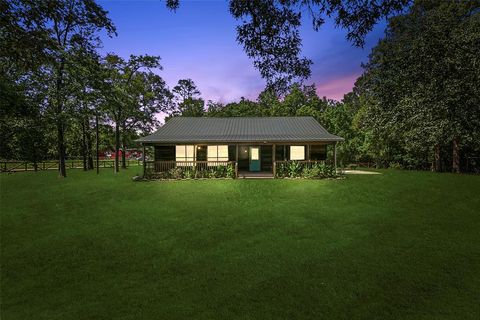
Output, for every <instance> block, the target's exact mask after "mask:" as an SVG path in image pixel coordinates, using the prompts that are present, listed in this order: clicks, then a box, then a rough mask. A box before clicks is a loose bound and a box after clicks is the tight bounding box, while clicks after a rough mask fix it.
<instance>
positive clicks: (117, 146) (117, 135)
mask: <svg viewBox="0 0 480 320" xmlns="http://www.w3.org/2000/svg"><path fill="white" fill-rule="evenodd" d="M118 151H120V126H119V123H118V121H115V173H118V172H119V171H120V170H119V167H118Z"/></svg>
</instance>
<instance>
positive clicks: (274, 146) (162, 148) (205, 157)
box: [143, 142, 337, 178]
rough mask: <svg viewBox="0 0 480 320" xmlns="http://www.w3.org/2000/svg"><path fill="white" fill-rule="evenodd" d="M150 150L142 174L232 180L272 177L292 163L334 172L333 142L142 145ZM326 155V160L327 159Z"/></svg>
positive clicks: (334, 148) (334, 149) (334, 145)
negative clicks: (225, 174)
mask: <svg viewBox="0 0 480 320" xmlns="http://www.w3.org/2000/svg"><path fill="white" fill-rule="evenodd" d="M143 148H144V154H146V150H145V148H153V152H152V153H151V154H153V160H146V159H144V162H143V164H144V175H146V174H147V172H149V173H150V172H153V173H155V174H159V173H162V172H169V171H171V170H174V169H175V168H179V169H181V170H184V171H189V172H192V174H194V175H195V177H204V176H205V175H208V174H209V173H211V174H214V173H213V172H214V171H222V170H225V171H227V170H228V171H229V172H230V171H233V172H230V173H231V174H233V175H234V177H236V178H250V177H252V178H273V177H275V176H276V171H277V168H279V167H281V166H287V165H288V164H289V163H291V162H296V163H297V164H298V165H300V166H302V167H311V166H313V165H314V164H317V163H329V164H331V165H334V166H335V169H336V162H337V161H336V142H333V143H328V142H313V143H312V142H305V143H295V144H294V145H292V144H287V143H268V142H263V143H261V144H260V143H238V144H221V145H220V144H205V143H199V144H195V143H192V144H175V145H166V144H146V143H145V144H143ZM327 154H330V157H327Z"/></svg>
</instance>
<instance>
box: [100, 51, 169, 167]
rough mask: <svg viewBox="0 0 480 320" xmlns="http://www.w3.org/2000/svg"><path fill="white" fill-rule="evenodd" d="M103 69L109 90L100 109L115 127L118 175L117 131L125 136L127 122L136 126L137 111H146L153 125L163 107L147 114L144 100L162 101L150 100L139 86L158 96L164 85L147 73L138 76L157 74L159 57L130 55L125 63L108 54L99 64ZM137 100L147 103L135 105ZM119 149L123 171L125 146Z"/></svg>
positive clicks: (154, 98) (151, 99)
mask: <svg viewBox="0 0 480 320" xmlns="http://www.w3.org/2000/svg"><path fill="white" fill-rule="evenodd" d="M103 66H104V70H105V79H106V84H108V87H109V90H108V92H106V93H105V104H104V108H105V111H106V112H107V114H108V115H109V116H110V118H111V119H112V121H113V122H114V124H115V172H118V171H119V157H118V154H119V151H120V140H121V129H123V131H124V132H126V129H127V122H128V121H130V122H131V123H137V122H138V119H139V118H138V114H139V110H140V113H141V112H143V111H149V110H150V112H148V113H145V114H144V115H149V116H150V120H149V121H153V120H151V119H152V117H153V116H152V115H153V114H154V113H155V112H157V111H160V109H159V108H160V107H163V104H159V103H154V104H153V106H154V109H153V112H152V111H151V110H152V109H148V108H150V107H151V106H152V104H148V103H147V104H144V103H145V102H146V101H147V100H148V99H149V101H150V102H152V101H153V102H155V101H157V102H158V101H161V100H162V99H163V96H153V97H150V96H149V95H148V94H149V91H148V90H146V89H147V87H143V88H142V85H141V83H143V84H145V85H146V86H147V85H152V86H153V87H155V90H156V93H158V94H160V93H161V94H165V91H164V89H165V88H164V87H165V83H164V82H163V80H161V78H159V77H155V76H154V74H153V73H149V75H148V76H144V75H142V73H144V72H150V71H151V70H152V69H159V70H161V69H162V66H161V65H160V57H156V56H149V55H141V56H135V55H131V56H130V59H129V60H124V59H122V58H121V57H119V56H117V55H114V54H108V55H107V56H106V57H105V59H104V61H103ZM142 77H143V78H142ZM144 80H152V81H151V83H145V82H144ZM139 84H140V89H139ZM153 87H152V88H153ZM160 89H161V90H160ZM159 90H160V91H161V92H160V91H159ZM162 90H163V91H162ZM139 99H147V100H144V101H143V102H142V101H140V102H142V103H139ZM139 108H140V109H139ZM142 108H143V109H142ZM145 108H146V109H145ZM142 110H143V111H142ZM129 119H130V120H129ZM132 119H133V120H132ZM132 127H133V125H132ZM124 142H125V141H124ZM123 146H124V148H123V149H124V150H123V151H124V152H122V167H124V168H125V167H126V164H125V158H124V155H125V144H123Z"/></svg>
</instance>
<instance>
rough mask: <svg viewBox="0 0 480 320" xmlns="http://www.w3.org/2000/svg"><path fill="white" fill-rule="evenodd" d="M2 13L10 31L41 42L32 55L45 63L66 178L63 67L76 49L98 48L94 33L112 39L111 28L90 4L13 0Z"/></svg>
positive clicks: (90, 0)
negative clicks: (35, 53)
mask: <svg viewBox="0 0 480 320" xmlns="http://www.w3.org/2000/svg"><path fill="white" fill-rule="evenodd" d="M2 7H3V3H2ZM6 9H7V10H8V12H7V14H6V16H7V17H10V21H11V22H13V23H14V26H13V27H12V28H11V29H17V30H20V31H21V32H20V34H21V35H26V36H31V35H34V34H38V35H39V36H40V39H41V40H43V41H42V42H41V46H42V49H41V50H37V51H35V52H41V53H42V54H43V55H44V56H45V58H46V59H45V60H46V61H48V65H46V66H45V68H47V69H48V75H49V78H48V79H46V80H47V81H49V82H50V81H51V90H50V93H49V95H48V97H47V99H48V102H49V105H50V108H51V109H52V115H53V118H54V121H55V123H56V128H57V151H58V158H59V173H60V175H61V176H62V177H66V168H65V141H64V140H65V126H66V119H67V117H68V115H67V114H66V112H65V109H64V108H65V97H66V96H67V95H68V93H69V90H68V88H67V86H68V82H67V80H68V77H69V75H68V74H67V72H66V69H67V68H66V66H67V65H68V64H74V63H75V60H74V59H71V57H72V52H73V51H75V50H76V49H78V48H83V49H84V50H87V51H93V50H94V49H95V48H97V47H98V46H99V44H100V40H99V37H98V33H99V32H100V31H102V30H106V31H107V33H108V34H109V35H112V34H114V33H115V27H114V26H113V24H112V22H111V21H110V19H109V18H108V17H107V12H106V11H105V10H103V9H102V8H101V7H100V6H99V5H98V4H96V2H95V1H93V0H83V1H82V0H49V1H28V0H13V1H11V2H9V3H8V6H7V8H6ZM11 17H14V18H11Z"/></svg>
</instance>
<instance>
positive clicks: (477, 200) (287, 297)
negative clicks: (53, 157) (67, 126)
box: [0, 168, 480, 320]
mask: <svg viewBox="0 0 480 320" xmlns="http://www.w3.org/2000/svg"><path fill="white" fill-rule="evenodd" d="M138 170H139V169H135V168H131V169H129V170H127V171H126V172H124V173H122V174H120V175H113V174H112V173H111V172H110V170H107V169H105V170H104V171H102V172H101V174H100V176H96V175H95V173H94V172H89V173H85V172H82V171H80V170H71V171H68V175H69V177H68V178H67V179H63V180H62V179H59V178H57V175H56V173H55V172H39V173H16V174H11V175H6V174H2V175H1V176H0V182H1V198H0V200H1V203H0V209H1V315H0V316H1V319H4V320H8V319H48V320H53V319H62V320H66V319H95V320H96V319H275V320H278V319H369V320H371V319H415V320H417V319H436V320H437V319H462V320H465V319H475V320H478V319H479V318H480V303H479V302H480V196H479V195H480V177H478V176H464V175H452V174H433V173H428V172H407V171H383V173H384V174H382V175H355V176H349V177H348V178H347V179H345V180H325V181H303V180H238V181H233V180H217V181H208V180H202V181H171V182H132V181H131V179H130V177H131V176H132V175H134V174H135V173H136V171H138Z"/></svg>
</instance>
